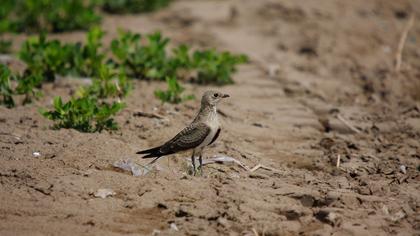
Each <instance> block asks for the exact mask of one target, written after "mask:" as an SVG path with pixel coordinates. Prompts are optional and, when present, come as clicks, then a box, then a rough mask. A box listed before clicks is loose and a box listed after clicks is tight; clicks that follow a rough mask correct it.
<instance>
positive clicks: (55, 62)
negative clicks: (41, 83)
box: [19, 34, 75, 81]
mask: <svg viewBox="0 0 420 236" xmlns="http://www.w3.org/2000/svg"><path fill="white" fill-rule="evenodd" d="M74 52H75V48H74V45H70V44H64V45H61V43H60V41H58V40H52V41H47V38H46V34H41V35H40V36H38V37H31V38H29V39H28V40H26V41H25V42H24V43H23V45H22V47H21V49H20V52H19V57H20V59H21V60H23V61H24V62H25V63H26V65H27V69H26V73H27V74H40V75H42V76H43V77H45V78H46V79H47V81H53V80H54V79H55V75H56V74H60V75H63V74H66V73H67V72H68V71H70V70H71V69H72V63H71V62H72V58H73V53H74Z"/></svg>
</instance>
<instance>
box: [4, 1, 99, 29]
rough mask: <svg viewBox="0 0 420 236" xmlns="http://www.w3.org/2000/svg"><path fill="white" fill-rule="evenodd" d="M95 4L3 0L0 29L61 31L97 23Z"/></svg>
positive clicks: (87, 26)
mask: <svg viewBox="0 0 420 236" xmlns="http://www.w3.org/2000/svg"><path fill="white" fill-rule="evenodd" d="M94 6H95V4H94V3H93V2H92V1H90V2H89V1H83V0H42V1H39V0H2V1H1V8H0V9H1V10H0V32H26V33H33V32H43V31H47V32H63V31H70V30H85V29H89V28H90V27H91V26H93V25H95V24H98V23H99V22H100V20H101V17H100V16H99V15H98V14H97V13H95V10H94Z"/></svg>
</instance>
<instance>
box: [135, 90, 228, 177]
mask: <svg viewBox="0 0 420 236" xmlns="http://www.w3.org/2000/svg"><path fill="white" fill-rule="evenodd" d="M226 97H229V95H227V94H222V93H220V92H216V91H207V92H205V93H204V94H203V97H202V99H201V108H200V111H199V112H198V114H197V116H196V117H195V119H194V120H193V122H192V123H191V124H190V125H188V126H187V127H185V128H184V129H183V130H182V131H181V132H179V133H178V134H177V135H176V136H175V137H173V138H172V139H171V140H169V141H167V142H166V143H164V144H163V145H161V146H158V147H155V148H151V149H147V150H143V151H139V152H137V154H146V155H145V156H143V158H155V159H154V160H153V161H152V162H151V163H154V162H155V161H157V160H158V159H159V158H160V157H162V156H166V155H170V154H174V153H177V152H181V151H187V150H193V152H192V156H191V161H192V164H193V169H194V170H193V173H194V174H195V154H198V155H199V161H200V170H201V173H202V164H203V162H202V152H203V150H204V148H205V147H206V146H208V145H210V144H212V143H213V142H215V141H216V139H217V138H218V136H219V134H220V131H221V129H220V123H219V120H218V116H217V110H216V105H217V103H219V101H220V100H222V99H223V98H226Z"/></svg>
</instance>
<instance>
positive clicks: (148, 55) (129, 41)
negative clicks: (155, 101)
mask: <svg viewBox="0 0 420 236" xmlns="http://www.w3.org/2000/svg"><path fill="white" fill-rule="evenodd" d="M146 37H147V44H145V45H142V44H141V43H140V41H141V35H140V34H133V33H131V32H120V35H119V37H118V39H115V40H113V41H112V43H111V50H112V53H113V54H114V56H115V57H116V58H117V59H118V61H119V63H120V65H122V66H124V67H126V69H127V71H128V73H129V75H130V76H133V77H136V78H142V79H159V80H163V79H165V77H166V76H168V75H170V74H171V73H173V72H172V71H170V69H171V68H169V67H168V66H167V65H168V64H167V63H168V58H167V56H166V51H165V49H166V46H167V44H168V42H169V39H168V38H163V37H162V36H161V34H160V33H154V34H150V35H147V36H146Z"/></svg>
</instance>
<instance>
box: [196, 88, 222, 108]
mask: <svg viewBox="0 0 420 236" xmlns="http://www.w3.org/2000/svg"><path fill="white" fill-rule="evenodd" d="M228 97H229V95H228V94H224V93H221V92H218V91H212V90H210V91H206V92H205V93H204V94H203V97H202V98H201V105H202V106H207V105H210V106H216V104H217V103H219V101H220V100H222V99H223V98H228Z"/></svg>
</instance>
